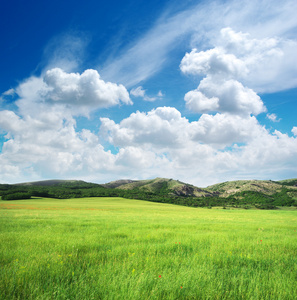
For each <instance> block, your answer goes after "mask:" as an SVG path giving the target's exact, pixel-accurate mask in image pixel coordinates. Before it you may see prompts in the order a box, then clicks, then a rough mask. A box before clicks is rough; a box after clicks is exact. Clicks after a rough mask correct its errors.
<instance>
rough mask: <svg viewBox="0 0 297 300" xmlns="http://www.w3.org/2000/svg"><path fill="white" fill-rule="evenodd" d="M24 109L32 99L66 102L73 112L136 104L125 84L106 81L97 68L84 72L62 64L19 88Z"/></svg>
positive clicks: (61, 103)
mask: <svg viewBox="0 0 297 300" xmlns="http://www.w3.org/2000/svg"><path fill="white" fill-rule="evenodd" d="M17 94H18V95H19V96H20V98H21V99H20V100H19V101H18V102H17V104H18V106H19V107H21V108H22V109H27V110H28V109H29V110H30V108H29V107H28V105H31V106H32V102H34V103H35V104H36V103H40V104H42V105H44V104H46V103H47V104H50V105H62V106H64V107H68V108H70V110H71V112H72V113H73V114H81V115H88V113H89V112H90V111H92V110H96V109H99V108H106V107H110V106H115V105H119V104H121V103H124V104H132V101H131V99H130V97H129V93H128V91H127V90H126V88H125V87H124V86H123V85H121V84H120V85H117V84H115V83H111V82H105V81H103V80H102V79H100V75H99V73H98V72H97V71H96V70H91V69H89V70H86V71H84V72H83V73H82V74H79V73H67V72H64V71H63V70H62V69H60V68H54V69H51V70H48V71H46V72H45V74H44V75H43V76H41V77H30V78H29V79H27V80H26V81H25V82H23V83H22V84H20V85H19V87H18V88H17Z"/></svg>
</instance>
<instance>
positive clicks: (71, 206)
mask: <svg viewBox="0 0 297 300" xmlns="http://www.w3.org/2000/svg"><path fill="white" fill-rule="evenodd" d="M296 221H297V217H296V211H289V210H277V211H275V210H266V211H264V210H255V209H254V210H238V209H225V210H223V209H211V210H209V209H203V208H190V207H182V206H179V207H178V206H175V205H168V204H161V203H152V202H147V201H138V200H128V199H122V198H103V197H102V198H85V199H68V200H58V199H44V198H40V199H31V200H18V201H0V240H1V243H0V299H3V300H6V299H9V300H11V299H28V300H30V299H79V300H81V299H133V300H134V299H142V300H143V299H296V280H297V275H296V274H297V250H296V249H297V232H296V231H297V225H296V224H297V222H296Z"/></svg>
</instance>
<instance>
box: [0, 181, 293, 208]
mask: <svg viewBox="0 0 297 300" xmlns="http://www.w3.org/2000/svg"><path fill="white" fill-rule="evenodd" d="M0 195H1V196H2V200H14V199H28V198H31V197H50V198H58V199H67V198H83V197H123V198H129V199H140V200H147V201H153V202H162V203H172V204H177V205H185V206H193V207H209V208H211V207H213V206H222V207H235V208H240V207H244V208H251V207H256V208H261V209H274V208H277V207H279V206H296V207H297V179H287V180H282V181H270V180H239V181H229V182H223V183H219V184H215V185H212V186H209V187H207V188H199V187H196V186H194V185H191V184H187V183H184V182H181V181H179V180H173V179H166V178H155V179H149V180H130V179H122V180H117V181H112V182H109V183H106V184H96V183H89V182H85V181H81V180H46V181H36V182H26V183H20V184H14V185H7V184H2V185H0Z"/></svg>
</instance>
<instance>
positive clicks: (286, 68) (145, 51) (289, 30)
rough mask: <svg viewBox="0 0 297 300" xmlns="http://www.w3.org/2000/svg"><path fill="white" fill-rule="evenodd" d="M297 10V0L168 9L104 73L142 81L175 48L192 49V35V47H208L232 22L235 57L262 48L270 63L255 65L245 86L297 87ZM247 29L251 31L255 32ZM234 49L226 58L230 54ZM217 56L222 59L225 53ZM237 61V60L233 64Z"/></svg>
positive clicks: (126, 81) (113, 77) (227, 34)
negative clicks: (296, 56)
mask: <svg viewBox="0 0 297 300" xmlns="http://www.w3.org/2000/svg"><path fill="white" fill-rule="evenodd" d="M175 8H176V7H175ZM296 10H297V4H296V1H294V0H286V1H283V2H282V3H281V5H280V3H279V2H278V1H276V0H272V1H271V0H264V1H261V2H259V1H256V0H250V1H240V2H239V1H236V0H234V1H227V2H226V1H209V2H207V3H206V2H204V3H199V4H198V5H193V6H192V7H190V9H188V10H184V11H178V9H177V10H176V9H175V10H174V11H178V13H176V14H172V12H170V11H168V12H167V13H165V14H163V15H162V16H161V17H160V18H159V20H158V21H157V22H156V23H155V26H154V27H153V28H152V29H151V30H150V31H148V32H147V34H146V35H145V36H142V37H141V38H139V39H138V40H136V41H135V42H134V43H133V44H131V45H129V47H128V48H126V49H124V50H123V52H122V54H121V55H120V56H118V57H116V58H115V57H112V58H111V59H110V61H108V62H107V63H106V65H105V66H104V68H103V69H102V72H101V73H102V74H103V77H104V78H108V79H109V80H112V81H115V82H121V83H124V84H125V86H127V87H131V86H133V85H137V84H139V82H141V81H144V80H145V79H147V78H149V77H151V76H153V75H154V74H155V73H157V72H159V71H160V70H161V69H162V68H163V67H164V65H165V64H166V63H168V62H170V59H171V57H173V50H180V49H186V48H185V47H187V46H188V45H187V42H188V41H189V40H191V41H192V48H198V47H199V49H202V50H203V49H206V48H209V46H211V45H213V44H214V43H217V42H218V36H217V33H218V32H219V31H220V30H221V28H222V27H230V28H233V29H234V32H236V34H233V33H232V32H231V31H230V32H228V31H227V30H225V32H223V33H222V34H223V36H222V38H223V39H224V40H225V41H224V42H222V41H221V46H222V47H225V49H226V50H228V51H229V52H231V53H233V55H235V56H238V55H239V54H240V55H243V54H247V53H248V52H249V51H250V50H251V53H252V56H254V57H255V55H256V54H257V53H258V54H260V56H261V60H262V64H261V65H262V66H263V65H264V66H265V67H264V68H262V67H261V66H259V67H258V66H257V65H254V71H255V73H257V72H258V73H257V74H254V75H253V76H252V77H251V78H247V79H246V80H247V82H246V83H244V84H245V85H247V86H249V87H250V88H253V89H255V90H256V91H257V92H259V91H261V92H262V91H264V90H265V91H267V90H271V89H273V90H274V91H277V90H284V89H288V88H290V87H296V86H297V82H296V74H297V67H296V60H295V54H294V53H295V52H296V51H295V49H296V30H295V28H296V26H297V20H296V16H295V14H294V12H295V11H296ZM251 20H253V22H251ZM242 32H249V33H250V36H249V35H247V34H245V33H242ZM252 37H253V38H252ZM279 37H280V38H279ZM226 40H228V42H226ZM240 44H241V46H240ZM261 44H262V45H261ZM273 49H274V51H271V50H273ZM231 53H229V54H226V56H225V57H224V59H227V58H228V57H229V58H230V56H232V54H231ZM261 53H262V54H261ZM263 53H264V54H265V55H264V56H263ZM117 54H118V53H117ZM214 58H215V57H214ZM217 59H218V60H219V61H220V58H219V57H217ZM269 61H270V64H269ZM234 62H235V61H234V60H231V61H230V63H231V65H228V66H229V67H231V66H232V64H234ZM233 67H236V66H233ZM237 67H238V66H237ZM277 74H282V76H283V77H281V78H280V77H279V76H278V75H277ZM251 83H254V85H251Z"/></svg>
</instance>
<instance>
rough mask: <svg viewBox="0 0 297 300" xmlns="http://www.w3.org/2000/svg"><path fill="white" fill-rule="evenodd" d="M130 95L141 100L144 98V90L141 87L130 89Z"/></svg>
mask: <svg viewBox="0 0 297 300" xmlns="http://www.w3.org/2000/svg"><path fill="white" fill-rule="evenodd" d="M130 94H131V95H133V96H134V97H142V98H144V96H145V90H144V89H143V87H142V86H138V87H137V88H135V89H132V90H131V91H130Z"/></svg>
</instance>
